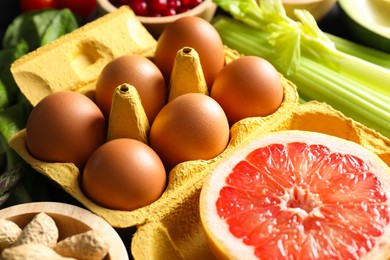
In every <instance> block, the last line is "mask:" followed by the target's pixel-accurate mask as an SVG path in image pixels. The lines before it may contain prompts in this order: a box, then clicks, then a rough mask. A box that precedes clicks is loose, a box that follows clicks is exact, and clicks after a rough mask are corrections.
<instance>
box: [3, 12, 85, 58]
mask: <svg viewBox="0 0 390 260" xmlns="http://www.w3.org/2000/svg"><path fill="white" fill-rule="evenodd" d="M77 27H78V24H77V20H76V18H75V16H74V15H73V13H72V12H71V11H70V10H69V9H62V10H57V9H49V10H40V11H35V12H28V13H24V14H22V15H19V16H18V17H16V18H15V19H14V20H13V22H12V24H10V25H9V26H8V28H7V31H6V33H5V35H4V39H3V48H10V47H15V46H17V45H18V44H19V43H20V42H21V41H22V40H24V41H26V43H27V44H28V46H29V51H32V50H35V49H36V48H38V47H40V46H43V45H45V44H47V43H49V42H51V41H53V40H55V39H57V38H59V37H60V36H62V35H64V34H66V33H69V32H71V31H73V30H74V29H76V28H77Z"/></svg>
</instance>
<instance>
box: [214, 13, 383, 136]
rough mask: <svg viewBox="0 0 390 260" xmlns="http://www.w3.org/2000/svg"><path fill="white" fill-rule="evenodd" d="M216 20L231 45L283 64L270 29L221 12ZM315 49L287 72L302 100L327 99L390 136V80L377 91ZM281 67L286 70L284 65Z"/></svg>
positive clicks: (303, 53) (276, 64) (236, 48)
mask: <svg viewBox="0 0 390 260" xmlns="http://www.w3.org/2000/svg"><path fill="white" fill-rule="evenodd" d="M212 24H213V25H214V27H215V28H216V30H217V31H218V32H219V34H220V35H221V38H222V40H223V42H224V44H226V45H227V46H229V47H231V48H233V49H235V50H237V51H238V52H240V53H242V54H244V55H256V56H261V57H263V58H266V59H267V60H269V61H270V62H271V63H272V64H273V65H274V66H275V67H276V68H277V69H280V68H281V65H283V64H281V63H279V60H278V58H277V57H278V56H279V54H280V53H279V52H278V51H276V50H275V48H274V46H273V45H272V43H270V42H269V33H268V32H264V31H262V30H259V29H258V28H253V27H251V26H248V25H246V24H244V23H243V22H241V21H238V20H236V19H232V18H229V17H226V16H217V17H216V18H215V19H214V20H213V21H212ZM306 40H307V39H306ZM325 43H326V42H325ZM322 44H324V42H322ZM315 49H317V50H318V49H321V47H318V45H317V46H315V47H312V50H315ZM279 51H280V50H279ZM332 51H333V50H331V51H330V52H332ZM313 53H314V54H315V52H313ZM313 53H311V54H310V52H309V51H303V52H302V53H301V55H300V57H299V66H297V67H296V69H295V71H294V72H293V73H289V74H287V73H284V74H285V76H286V77H287V78H288V79H290V80H291V81H292V82H294V83H295V84H296V85H297V88H298V92H299V95H300V97H301V98H302V100H305V101H309V100H318V101H322V102H326V103H328V104H330V105H331V106H333V107H334V108H335V109H338V110H340V111H341V112H342V113H344V114H345V115H347V116H349V117H351V118H353V119H355V120H356V121H358V122H361V123H363V124H365V125H366V126H368V127H370V128H373V129H375V130H377V131H378V132H380V133H382V134H383V135H385V136H387V137H390V110H389V104H390V95H386V94H383V92H386V89H387V88H388V84H387V85H383V86H379V87H381V88H383V89H384V90H385V91H383V92H380V91H377V89H373V88H371V87H370V86H368V85H366V84H364V83H363V82H361V81H357V80H355V78H354V77H352V76H350V75H347V74H345V73H344V74H342V73H340V72H338V71H337V70H335V69H334V67H332V66H328V64H327V63H324V62H319V61H318V60H317V59H316V58H313ZM362 69H364V66H363V68H362ZM281 71H282V73H283V72H284V71H283V68H282V69H281ZM387 76H388V79H389V78H390V72H387Z"/></svg>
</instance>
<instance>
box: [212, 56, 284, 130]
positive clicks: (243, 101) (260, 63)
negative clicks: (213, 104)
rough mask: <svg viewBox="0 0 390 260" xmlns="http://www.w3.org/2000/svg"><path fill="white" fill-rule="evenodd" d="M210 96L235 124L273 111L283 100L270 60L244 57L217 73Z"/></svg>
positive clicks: (280, 84) (277, 77)
mask: <svg viewBox="0 0 390 260" xmlns="http://www.w3.org/2000/svg"><path fill="white" fill-rule="evenodd" d="M210 96H211V97H212V98H214V99H215V100H216V101H217V102H218V103H219V104H220V105H221V106H222V108H223V109H224V111H225V113H226V115H227V117H228V119H229V123H230V125H232V124H234V123H236V122H237V121H239V120H242V119H244V118H247V117H255V116H268V115H270V114H272V113H274V112H275V111H276V110H277V109H278V108H279V107H280V105H281V103H282V101H283V85H282V80H281V77H280V74H279V73H278V71H277V70H276V69H275V67H274V66H273V65H272V64H271V63H270V62H268V61H267V60H265V59H263V58H260V57H257V56H241V57H240V58H238V59H236V60H234V61H232V62H231V63H229V64H227V65H226V66H225V67H224V68H223V69H222V70H221V71H220V72H219V73H218V75H217V77H216V79H215V81H214V84H213V86H212V89H211V93H210Z"/></svg>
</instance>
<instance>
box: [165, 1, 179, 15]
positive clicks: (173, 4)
mask: <svg viewBox="0 0 390 260" xmlns="http://www.w3.org/2000/svg"><path fill="white" fill-rule="evenodd" d="M180 7H181V1H180V0H169V1H168V9H169V8H171V9H174V10H175V11H176V12H178V11H179V9H180Z"/></svg>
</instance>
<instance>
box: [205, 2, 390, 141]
mask: <svg viewBox="0 0 390 260" xmlns="http://www.w3.org/2000/svg"><path fill="white" fill-rule="evenodd" d="M214 2H215V3H216V4H217V5H218V6H219V7H221V8H222V9H224V10H225V11H227V12H229V13H230V14H231V15H232V17H233V18H234V19H232V18H229V17H227V16H223V15H220V16H218V17H216V18H215V20H214V21H213V22H212V23H213V25H214V27H215V28H216V29H217V31H218V32H219V34H220V35H221V38H222V40H223V42H224V44H226V45H227V46H229V47H231V48H233V49H235V50H237V51H239V52H241V53H242V54H245V55H256V56H260V57H263V58H265V59H267V60H268V61H270V62H271V63H272V64H273V65H274V66H275V67H276V68H277V69H278V70H279V71H280V72H281V73H283V74H284V75H285V77H287V78H288V79H290V80H291V81H292V82H293V83H294V84H296V85H297V88H298V92H299V95H300V97H301V98H302V99H303V100H306V101H309V100H318V101H322V102H326V103H328V104H329V105H331V106H333V107H334V108H335V109H338V110H340V111H341V112H343V113H344V114H345V115H347V116H350V117H351V118H353V119H355V120H356V121H359V122H361V123H363V124H365V125H366V126H368V127H370V128H373V129H375V130H377V131H378V132H380V133H381V134H383V135H385V136H387V137H390V70H389V63H388V62H387V61H388V60H390V54H387V53H381V52H379V51H375V50H370V51H367V52H366V50H369V49H368V48H367V49H366V48H364V47H362V46H357V45H356V44H355V45H354V44H352V43H348V41H345V40H344V41H343V40H341V39H339V38H336V37H332V38H333V40H335V42H336V44H335V42H333V41H332V40H331V37H328V36H329V35H327V34H325V33H323V32H322V31H321V30H320V29H319V28H318V25H317V23H316V21H315V19H314V18H313V17H312V15H311V14H310V13H309V12H308V11H306V10H295V15H296V17H297V18H298V20H297V21H294V20H292V19H290V18H289V17H288V16H287V15H286V13H285V10H284V8H283V5H282V3H281V1H280V0H262V1H261V4H260V5H259V4H258V3H257V2H256V0H214ZM343 46H346V47H345V48H344V51H342V47H343ZM350 47H351V48H350ZM352 47H353V48H352ZM348 50H350V51H351V52H350V53H348ZM386 62H387V63H386Z"/></svg>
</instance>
